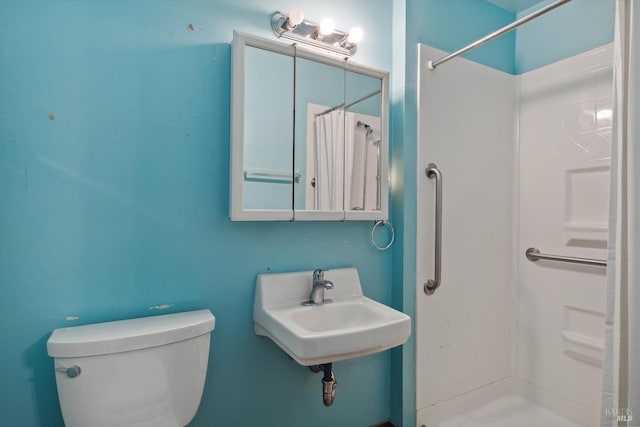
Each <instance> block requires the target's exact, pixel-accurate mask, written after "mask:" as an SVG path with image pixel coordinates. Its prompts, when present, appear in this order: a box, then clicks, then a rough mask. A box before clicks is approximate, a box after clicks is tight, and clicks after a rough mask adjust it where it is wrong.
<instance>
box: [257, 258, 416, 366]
mask: <svg viewBox="0 0 640 427" xmlns="http://www.w3.org/2000/svg"><path fill="white" fill-rule="evenodd" d="M312 275H313V272H312V271H301V272H295V273H272V274H260V275H258V278H257V281H256V296H255V302H254V306H253V320H254V324H255V332H256V334H257V335H263V336H266V337H269V338H271V340H273V341H274V342H275V343H276V344H277V345H278V346H280V347H281V348H282V349H283V350H284V351H285V352H286V353H287V354H288V355H289V356H291V357H292V358H293V359H294V360H295V361H296V362H298V363H300V364H301V365H304V366H311V365H319V364H323V363H330V362H337V361H340V360H345V359H351V358H354V357H359V356H365V355H367V354H372V353H377V352H379V351H383V350H386V349H389V348H391V347H395V346H397V345H401V344H404V343H405V342H406V341H407V339H408V338H409V334H410V333H411V319H410V318H409V316H407V315H406V314H404V313H401V312H399V311H397V310H394V309H392V308H391V307H387V306H386V305H384V304H380V303H378V302H376V301H374V300H372V299H370V298H367V297H365V296H364V295H363V294H362V287H361V285H360V278H359V277H358V271H357V270H356V269H355V268H340V269H334V270H326V271H325V275H324V277H325V279H327V280H331V281H332V282H333V284H334V287H333V289H331V290H326V291H325V298H330V299H332V300H333V302H330V303H326V304H323V305H318V306H303V305H301V302H302V301H304V300H306V299H308V298H309V293H310V292H311V287H312V282H313V279H312Z"/></svg>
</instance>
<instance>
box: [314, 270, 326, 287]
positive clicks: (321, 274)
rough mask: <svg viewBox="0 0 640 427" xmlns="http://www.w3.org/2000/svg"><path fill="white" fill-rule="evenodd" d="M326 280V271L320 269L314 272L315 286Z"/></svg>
mask: <svg viewBox="0 0 640 427" xmlns="http://www.w3.org/2000/svg"><path fill="white" fill-rule="evenodd" d="M322 280H324V270H322V269H320V268H318V269H316V270H314V271H313V284H314V285H315V284H316V283H317V282H320V281H322Z"/></svg>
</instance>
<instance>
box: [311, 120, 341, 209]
mask: <svg viewBox="0 0 640 427" xmlns="http://www.w3.org/2000/svg"><path fill="white" fill-rule="evenodd" d="M343 117H344V111H342V110H335V111H331V112H330V113H326V114H323V115H321V116H318V117H316V119H315V131H316V138H315V151H316V152H315V154H316V159H315V160H316V175H315V177H316V187H315V188H316V192H315V193H316V201H315V208H316V209H317V210H343V201H344V179H343V176H344V152H345V150H344V126H345V122H344V119H343Z"/></svg>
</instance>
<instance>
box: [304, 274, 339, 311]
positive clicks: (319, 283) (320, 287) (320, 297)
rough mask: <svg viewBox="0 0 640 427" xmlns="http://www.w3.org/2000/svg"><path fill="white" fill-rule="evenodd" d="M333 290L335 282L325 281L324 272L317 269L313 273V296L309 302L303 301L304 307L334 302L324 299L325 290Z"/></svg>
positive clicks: (311, 295)
mask: <svg viewBox="0 0 640 427" xmlns="http://www.w3.org/2000/svg"><path fill="white" fill-rule="evenodd" d="M325 289H333V282H332V281H331V280H325V279H324V270H321V269H319V268H318V269H317V270H314V271H313V285H312V286H311V294H310V295H309V299H308V300H307V301H303V302H302V305H322V304H324V303H328V302H332V301H331V300H330V299H325V298H324V290H325Z"/></svg>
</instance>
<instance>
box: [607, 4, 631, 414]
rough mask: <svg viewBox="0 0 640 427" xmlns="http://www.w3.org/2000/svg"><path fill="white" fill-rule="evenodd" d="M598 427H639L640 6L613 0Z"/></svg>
mask: <svg viewBox="0 0 640 427" xmlns="http://www.w3.org/2000/svg"><path fill="white" fill-rule="evenodd" d="M616 6H617V7H616V32H615V41H614V122H613V140H612V150H611V189H610V194H611V202H610V205H609V256H608V263H607V314H606V320H605V359H604V365H603V367H604V377H603V386H602V414H601V425H602V426H620V425H625V426H626V425H628V426H632V425H634V426H637V425H640V266H639V264H638V261H639V260H640V181H639V179H638V173H640V151H639V150H640V123H638V117H640V2H637V1H632V0H617V3H616Z"/></svg>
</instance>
